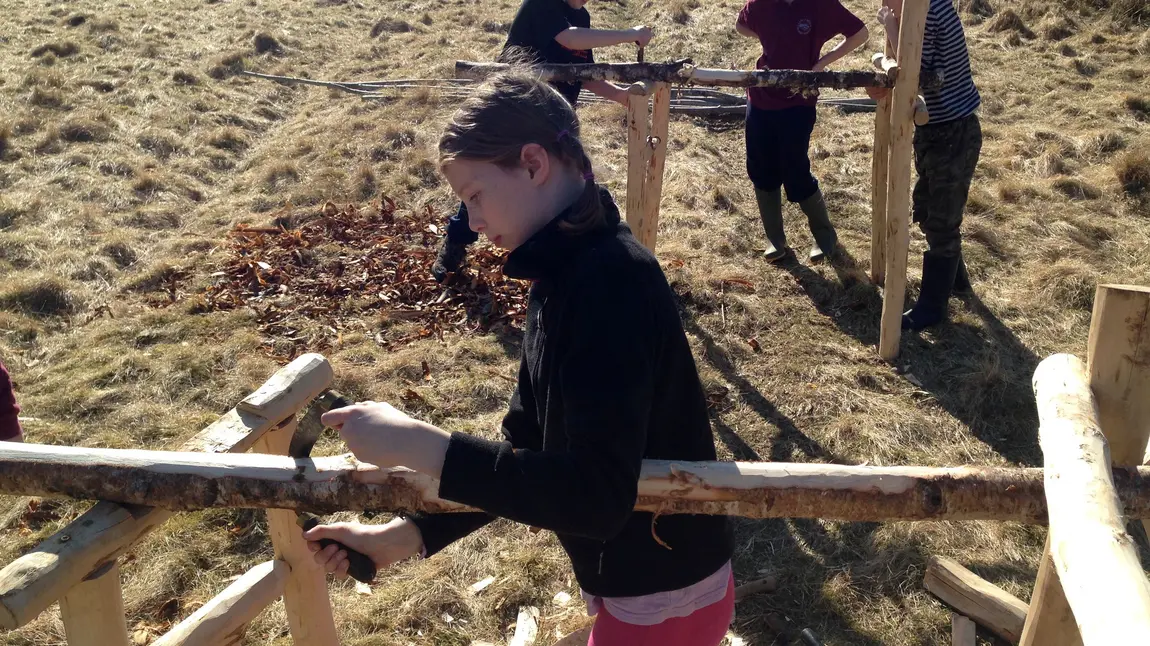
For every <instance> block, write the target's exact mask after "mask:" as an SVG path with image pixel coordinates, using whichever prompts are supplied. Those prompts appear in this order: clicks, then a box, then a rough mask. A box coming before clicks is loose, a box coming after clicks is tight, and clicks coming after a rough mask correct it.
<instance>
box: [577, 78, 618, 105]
mask: <svg viewBox="0 0 1150 646" xmlns="http://www.w3.org/2000/svg"><path fill="white" fill-rule="evenodd" d="M583 87H584V88H586V89H587V91H588V92H593V93H595V94H598V95H599V96H601V97H603V98H604V99H607V100H608V101H614V102H615V103H618V104H620V105H624V106H625V105H627V90H626V89H624V88H621V87H619V86H618V85H615V84H613V83H608V82H607V81H583Z"/></svg>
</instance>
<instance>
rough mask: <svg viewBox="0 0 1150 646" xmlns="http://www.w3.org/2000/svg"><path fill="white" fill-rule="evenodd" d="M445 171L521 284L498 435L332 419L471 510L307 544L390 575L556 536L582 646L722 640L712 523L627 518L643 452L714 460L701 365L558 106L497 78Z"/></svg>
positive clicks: (360, 450) (521, 78)
mask: <svg viewBox="0 0 1150 646" xmlns="http://www.w3.org/2000/svg"><path fill="white" fill-rule="evenodd" d="M439 152H440V167H441V170H442V171H443V173H444V175H445V176H446V177H447V180H448V182H449V183H450V184H451V187H452V189H453V190H454V191H455V193H456V194H457V195H458V196H459V198H460V199H461V200H463V201H464V202H465V203H466V204H467V207H468V211H469V213H470V221H471V227H472V229H474V230H475V231H476V232H478V233H483V234H485V235H486V236H487V237H488V239H490V240H491V242H492V243H494V244H495V245H497V246H500V247H503V248H505V249H510V250H511V253H510V254H509V255H508V258H507V261H506V264H505V266H504V272H505V273H506V274H507V275H508V276H512V277H515V278H521V279H526V280H530V281H532V287H531V293H530V298H529V304H528V312H527V325H526V333H525V337H524V342H523V357H522V362H521V364H520V368H519V380H518V385H517V386H516V389H515V392H514V394H513V395H512V397H511V403H510V406H509V410H508V412H507V415H506V416H505V417H504V419H503V429H502V430H503V437H504V439H503V441H502V442H496V441H491V440H486V439H482V438H479V437H475V436H471V435H466V434H462V433H448V432H447V431H443V430H440V429H438V428H436V427H434V426H432V425H430V424H426V423H424V422H420V421H418V420H415V419H412V418H410V417H408V416H407V415H405V414H403V413H401V412H400V411H398V410H396V409H394V408H392V407H391V406H389V405H387V404H384V403H375V402H365V403H360V404H356V405H354V406H351V407H348V408H343V409H339V410H336V411H332V412H330V413H328V414H326V415H325V416H324V419H323V421H324V423H325V424H327V425H329V426H332V427H335V428H339V429H340V433H341V435H342V436H343V438H344V440H345V441H346V442H347V444H348V447H349V448H350V449H351V450H352V451H353V452H354V453H355V454H356V456H357V457H358V458H359V459H361V460H363V461H365V462H370V463H373V464H377V465H379V466H383V467H392V466H399V465H402V466H406V467H409V468H412V469H415V470H417V471H421V472H424V473H426V474H428V475H431V476H433V477H436V478H438V479H439V480H440V487H439V495H440V497H442V498H444V499H447V500H452V501H455V502H459V503H463V504H465V505H469V506H471V507H475V508H477V509H481V510H483V512H482V513H464V514H440V515H422V516H415V517H413V518H410V519H397V520H395V521H393V522H391V523H389V524H387V525H384V526H366V525H360V524H334V525H327V526H320V527H317V528H315V529H313V530H311V531H310V532H308V533H307V534H305V536H306V538H307V539H308V540H309V541H312V543H311V546H312V549H313V550H314V551H315V552H316V560H317V561H318V562H319V563H320V564H322V565H324V566H325V568H326V569H327V570H328V571H329V572H334V573H336V574H337V575H341V576H342V575H344V574H346V571H347V566H348V562H347V559H346V554H345V553H344V552H342V551H341V550H339V548H338V547H337V546H331V547H328V548H326V549H320V546H319V544H318V543H316V542H315V541H318V540H319V539H321V538H331V539H335V540H337V541H339V542H341V543H343V544H344V545H346V546H348V547H350V548H352V549H356V550H360V551H362V552H364V553H366V554H367V555H368V556H370V557H372V558H373V559H374V560H375V561H376V564H377V565H378V566H380V567H385V566H387V565H390V564H391V563H394V562H395V561H397V560H400V559H403V558H407V557H410V556H414V555H416V554H423V555H425V556H430V555H432V554H434V553H436V552H438V551H439V550H441V549H442V548H443V547H445V546H446V545H448V544H450V543H451V542H453V541H455V540H457V539H459V538H461V537H463V536H465V535H467V534H469V533H471V532H473V531H475V530H477V529H479V528H480V527H482V526H484V525H486V524H487V523H489V522H491V521H492V520H494V519H495V518H496V517H504V518H509V519H511V520H514V521H518V522H521V523H524V524H527V525H531V526H534V527H540V528H544V529H550V530H553V531H555V533H556V534H557V535H558V537H559V540H560V542H561V543H562V545H563V547H564V549H565V550H566V551H567V554H568V556H569V557H570V558H571V563H572V565H573V567H574V571H575V577H576V579H577V580H578V581H579V585H580V587H581V588H582V590H583V594H584V597H585V598H586V599H587V601H588V607H589V609H590V611H591V612H592V614H597V619H596V623H595V627H594V629H593V631H592V635H591V640H590V642H589V644H592V645H598V646H612V645H614V644H647V643H650V644H660V645H667V646H674V645H675V644H684V645H687V644H690V645H691V646H712V645H717V644H719V643H720V642H721V641H722V638H723V635H724V634H725V633H726V629H727V626H728V625H729V623H730V620H731V615H732V612H733V608H734V596H733V582H732V577H731V572H730V557H731V552H732V536H731V530H730V527H729V525H728V520H727V518H726V517H722V516H695V515H668V516H663V517H661V518H659V519H658V522H657V523H656V519H655V518H654V517H653V515H652V514H651V513H649V512H636V511H634V507H635V502H636V498H637V491H638V480H639V471H640V465H641V463H642V461H643V459H644V458H655V459H671V460H714V459H715V445H714V439H713V437H712V435H711V428H710V422H709V420H708V417H707V405H706V401H705V398H704V395H703V389H702V386H701V384H700V382H699V377H698V373H697V371H696V368H695V362H694V359H693V357H692V356H691V350H690V347H689V345H688V343H687V337H686V335H685V334H684V332H683V328H682V324H681V322H680V319H679V313H678V309H677V307H676V304H675V300H674V297H673V294H672V292H671V289H670V287H669V286H668V284H667V280H666V278H665V277H664V276H663V272H662V270H661V269H660V267H659V264H658V262H657V261H656V260H655V257H654V256H653V255H652V254H651V253H650V252H649V251H647V250H646V249H645V248H644V247H643V246H642V245H640V244H639V243H638V242H637V241H636V240H635V238H634V237H633V236H632V235H631V232H630V230H629V229H628V228H627V225H626V224H623V223H622V222H620V218H619V211H618V209H617V208H616V206H615V204H614V202H613V201H612V199H611V196H610V194H609V193H607V191H606V190H604V189H601V188H599V187H597V186H596V184H595V181H594V176H593V174H592V173H591V162H590V160H589V159H588V157H587V155H586V153H585V152H584V150H583V145H582V143H581V142H580V139H579V122H578V120H577V118H576V116H575V113H574V111H573V110H572V109H571V106H570V105H569V104H568V103H567V102H566V101H565V100H564V99H563V98H562V96H561V95H560V94H559V93H558V92H557V91H556V90H555V89H554V88H552V87H550V86H548V85H547V84H545V83H542V82H540V81H538V80H535V79H533V78H531V77H530V76H527V75H521V74H509V75H504V76H501V77H499V78H497V79H495V80H493V81H492V82H490V83H489V84H487V85H486V86H485V87H484V88H483V89H481V90H480V91H478V92H477V94H476V96H475V97H473V98H472V99H471V100H469V101H468V102H467V103H466V104H465V105H464V107H463V108H462V109H461V110H460V111H459V112H458V113H457V114H456V115H455V117H454V118H453V120H452V122H451V124H450V125H449V126H448V127H447V129H446V132H445V133H444V135H443V137H442V139H441V140H440V143H439Z"/></svg>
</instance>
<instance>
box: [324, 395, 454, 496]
mask: <svg viewBox="0 0 1150 646" xmlns="http://www.w3.org/2000/svg"><path fill="white" fill-rule="evenodd" d="M321 421H322V422H323V424H324V426H330V427H331V428H334V429H337V430H338V431H339V434H340V436H341V437H342V438H343V441H344V442H345V443H347V448H349V449H351V452H352V453H354V454H355V457H356V458H358V459H359V460H361V461H363V462H370V463H371V464H374V465H376V466H380V467H398V466H403V467H407V468H409V469H414V470H416V471H419V472H421V473H425V474H427V475H429V476H431V477H433V478H436V479H438V478H439V477H440V476H441V475H442V471H443V458H444V456H445V454H446V453H447V443H448V441H449V440H450V438H451V436H450V435H449V434H448V433H447V432H446V431H443V430H441V429H438V428H436V427H434V426H432V425H431V424H427V423H425V422H421V421H419V420H417V419H415V418H413V417H410V416H408V415H407V414H406V413H404V412H402V411H399V410H397V409H396V408H395V407H393V406H391V405H390V404H385V403H383V402H373V401H367V402H358V403H356V404H355V405H352V406H347V407H345V408H339V409H336V410H333V411H329V412H327V413H324V415H323V417H322V418H321Z"/></svg>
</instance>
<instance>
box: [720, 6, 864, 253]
mask: <svg viewBox="0 0 1150 646" xmlns="http://www.w3.org/2000/svg"><path fill="white" fill-rule="evenodd" d="M735 30H736V31H737V32H738V33H740V34H742V35H743V36H747V37H749V38H757V39H758V40H759V43H760V44H761V45H762V47H763V55H762V56H761V57H759V61H758V68H759V69H795V70H813V71H816V72H821V71H823V70H824V69H826V68H827V67H828V66H830V64H831V63H834V62H835V61H837V60H839V59H840V58H842V57H843V56H846V55H847V54H849V53H850V52H852V51H854V50H855V49H857V48H859V47H861V46H862V45H863V44H864V43H866V40H867V37H868V36H869V32H868V31H867V28H866V25H864V24H863V22H862V21H861V20H859V19H858V17H857V16H855V15H854V14H852V13H851V12H850V11H848V10H847V9H846V8H845V7H843V6H842V4H841V3H840V2H839V0H750V1H749V2H747V4H746V6H744V7H743V10H742V11H740V12H739V18H738V20H737V21H736V22H735ZM839 35H842V36H845V37H846V39H845V40H843V41H842V42H840V43H839V44H838V45H837V46H835V47H834V48H832V49H831V50H830V51H828V52H827V53H826V54H822V53H821V52H822V48H823V45H825V44H826V43H827V42H828V41H830V40H831V39H832V38H834V37H836V36H839ZM747 99H748V101H747V127H746V139H747V174H748V175H749V176H750V178H751V183H752V184H753V185H754V187H755V201H756V202H757V203H758V206H759V217H760V218H761V219H762V221H763V228H764V229H766V232H767V241H768V243H769V244H768V245H767V252H766V259H767V261H768V262H772V263H777V262H782V261H783V260H785V259H787V258H789V257H790V255H791V251H790V248H789V247H788V246H787V236H786V233H785V232H784V231H783V202H782V193H781V191H780V188H785V189H786V192H787V200H788V201H790V202H792V203H796V204H798V205H799V208H801V209H802V211H803V213H805V214H806V216H807V224H808V225H809V226H810V229H811V235H812V236H813V237H814V245H813V246H812V247H811V252H810V258H811V260H820V259H822V258H823V256H824V255H826V254H829V253H833V252H834V250H835V247H836V246H837V244H838V234H837V233H836V232H835V228H834V225H832V224H831V220H830V216H829V214H828V213H827V205H826V202H825V201H824V200H823V194H822V191H820V190H819V182H818V180H817V179H815V176H814V175H812V174H811V160H810V157H809V156H808V154H807V149H808V148H809V147H810V143H811V132H812V131H813V130H814V127H815V104H816V102H817V100H818V93H817V92H813V93H811V94H809V95H805V96H804V95H802V94H796V93H794V92H793V91H791V90H790V89H784V88H765V87H753V88H749V89H748V90H747Z"/></svg>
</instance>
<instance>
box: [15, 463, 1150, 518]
mask: <svg viewBox="0 0 1150 646" xmlns="http://www.w3.org/2000/svg"><path fill="white" fill-rule="evenodd" d="M1115 479H1116V482H1117V483H1118V487H1119V491H1120V492H1121V495H1122V496H1123V500H1124V504H1126V505H1128V507H1129V509H1130V510H1131V513H1132V514H1135V515H1138V516H1141V515H1146V516H1150V468H1142V469H1139V470H1136V471H1134V470H1121V471H1118V472H1116V473H1115ZM438 489H439V485H438V482H437V481H435V480H433V479H431V478H429V477H427V476H425V475H423V474H419V473H416V472H414V471H409V470H407V469H380V468H378V467H376V466H373V465H370V464H365V463H362V462H358V461H357V460H355V458H354V457H352V456H351V455H343V456H334V457H324V458H314V459H300V460H296V459H293V458H289V457H286V456H276V455H256V454H216V455H209V454H200V453H179V452H166V451H126V450H116V449H84V448H76V447H59V446H44V445H37V444H0V493H3V494H17V495H38V496H52V495H57V496H58V495H66V496H71V497H76V498H107V497H111V498H114V499H116V500H122V501H125V502H133V501H143V500H147V501H149V502H151V503H152V504H153V505H157V506H163V507H165V508H171V509H175V510H192V509H205V508H209V507H249V508H261V507H262V508H282V509H293V510H298V511H311V512H314V513H321V514H325V513H332V512H335V511H347V510H351V511H361V510H374V511H407V512H413V511H425V512H433V513H438V512H455V511H469V508H467V507H465V506H463V505H459V504H456V503H453V502H450V501H445V500H441V499H439V498H438V497H437V493H438ZM635 508H636V509H638V510H640V511H652V512H658V513H660V514H681V513H693V514H731V515H736V516H745V517H750V518H827V519H836V520H853V521H880V520H887V521H892V520H1014V521H1019V522H1028V523H1042V522H1045V518H1046V502H1045V499H1044V497H1043V489H1042V470H1041V469H1003V468H990V467H947V468H939V467H857V466H841V465H832V464H793V463H782V462H762V463H758V462H671V461H665V460H646V461H644V463H643V470H642V474H641V476H640V481H639V496H638V500H637V501H636V506H635Z"/></svg>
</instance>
